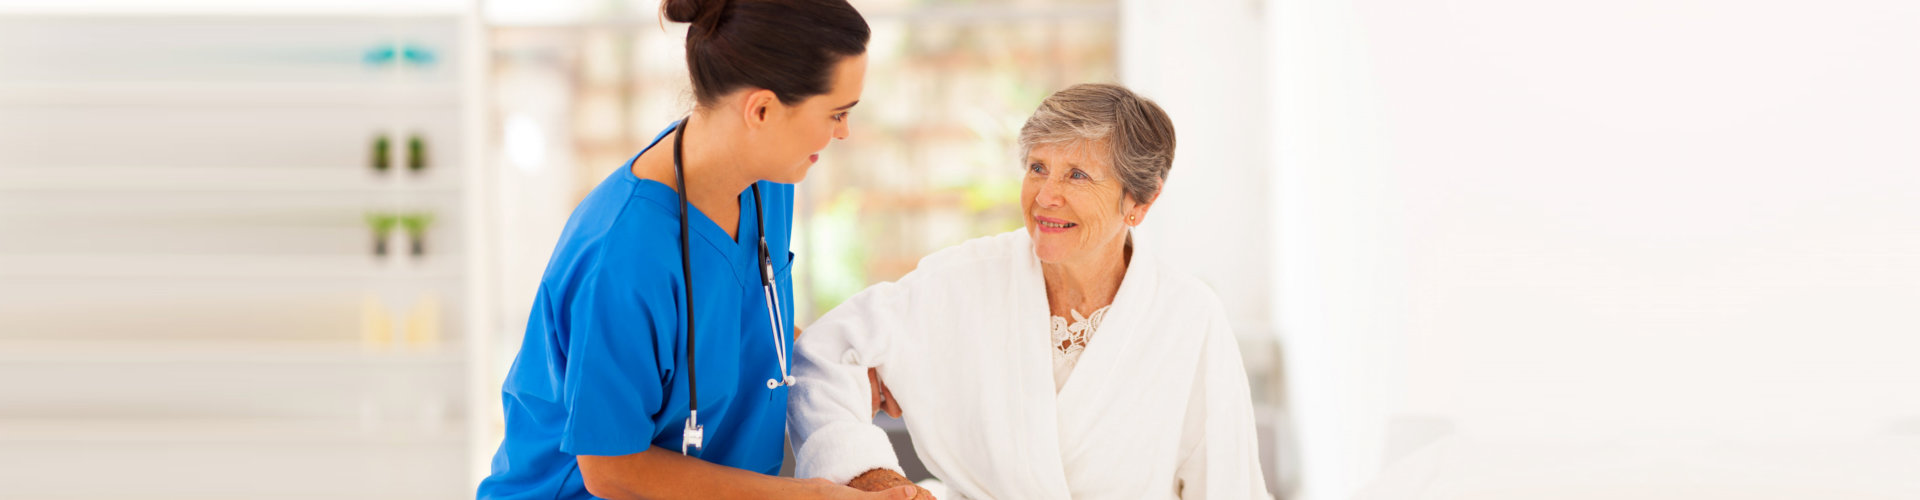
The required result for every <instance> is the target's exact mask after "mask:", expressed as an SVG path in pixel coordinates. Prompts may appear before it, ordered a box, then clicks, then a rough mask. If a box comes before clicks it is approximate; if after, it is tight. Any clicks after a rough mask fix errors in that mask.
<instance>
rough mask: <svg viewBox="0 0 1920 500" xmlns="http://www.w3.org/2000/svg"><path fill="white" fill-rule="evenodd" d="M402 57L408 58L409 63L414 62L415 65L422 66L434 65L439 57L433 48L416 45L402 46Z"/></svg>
mask: <svg viewBox="0 0 1920 500" xmlns="http://www.w3.org/2000/svg"><path fill="white" fill-rule="evenodd" d="M400 58H401V59H404V60H406V61H407V62H409V63H413V64H415V65H420V66H429V65H432V64H433V63H434V61H436V60H437V59H438V58H437V57H435V56H434V55H433V50H432V49H428V48H426V47H418V46H414V45H404V46H401V48H400Z"/></svg>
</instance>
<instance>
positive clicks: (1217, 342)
mask: <svg viewBox="0 0 1920 500" xmlns="http://www.w3.org/2000/svg"><path fill="white" fill-rule="evenodd" d="M1210 316H1211V318H1209V320H1208V321H1207V323H1208V325H1207V330H1206V336H1205V337H1203V338H1204V340H1203V342H1206V345H1205V346H1203V347H1202V351H1201V355H1200V366H1199V367H1197V369H1198V370H1199V371H1200V373H1199V374H1198V375H1197V376H1195V377H1194V388H1193V395H1192V397H1191V398H1190V400H1189V402H1188V404H1187V418H1186V424H1185V425H1184V428H1183V430H1182V435H1181V438H1180V442H1181V448H1182V449H1183V450H1185V452H1184V455H1183V458H1181V459H1180V466H1179V467H1180V469H1179V471H1178V472H1177V473H1176V477H1177V479H1178V480H1179V482H1180V498H1191V499H1200V498H1204V499H1216V498H1217V499H1228V498H1231V499H1247V498H1263V499H1264V498H1273V496H1272V495H1270V494H1268V493H1267V483H1266V478H1265V477H1264V476H1263V475H1262V474H1261V469H1260V439H1259V433H1258V432H1256V431H1255V429H1254V419H1253V395H1252V393H1251V392H1250V391H1249V390H1248V389H1247V369H1246V366H1245V365H1244V364H1243V363H1242V362H1241V358H1240V347H1239V345H1238V344H1237V343H1236V341H1235V337H1234V334H1233V329H1232V327H1231V326H1229V324H1228V322H1227V317H1226V312H1225V311H1224V310H1222V309H1220V308H1218V307H1216V308H1215V311H1214V313H1213V314H1211V315H1210Z"/></svg>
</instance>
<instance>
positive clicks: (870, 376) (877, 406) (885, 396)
mask: <svg viewBox="0 0 1920 500" xmlns="http://www.w3.org/2000/svg"><path fill="white" fill-rule="evenodd" d="M867 386H868V387H871V388H872V391H873V412H872V413H879V412H882V411H885V412H887V416H890V417H893V418H900V402H899V401H895V400H894V399H893V393H892V392H890V391H888V390H887V383H886V381H883V380H880V372H879V371H878V370H875V369H873V368H868V369H867Z"/></svg>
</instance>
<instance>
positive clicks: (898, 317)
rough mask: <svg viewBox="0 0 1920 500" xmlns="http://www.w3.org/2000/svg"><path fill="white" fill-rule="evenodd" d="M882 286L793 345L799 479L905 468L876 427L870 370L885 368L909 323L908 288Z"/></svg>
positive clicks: (792, 405)
mask: <svg viewBox="0 0 1920 500" xmlns="http://www.w3.org/2000/svg"><path fill="white" fill-rule="evenodd" d="M906 283H907V280H906V279H902V281H901V283H881V284H878V285H874V286H872V287H869V288H867V289H866V290H863V291H861V292H860V293H859V294H856V295H854V296H853V297H852V298H850V299H847V301H846V302H844V303H841V304H840V306H839V307H835V308H834V309H833V310H832V311H828V312H827V314H826V315H824V316H821V317H820V320H819V321H816V322H814V323H813V324H812V325H811V326H808V327H807V329H806V331H805V333H803V334H801V335H800V337H799V338H798V339H797V340H795V341H794V346H795V349H794V350H795V352H796V356H795V359H794V368H793V370H794V372H793V374H794V377H795V378H796V379H797V380H796V382H797V383H796V384H795V385H794V386H793V394H792V397H791V398H790V399H789V400H788V401H789V402H788V408H787V429H788V432H790V433H791V434H792V435H791V436H790V437H791V439H792V440H793V454H794V461H795V462H796V466H795V469H794V476H795V477H803V478H823V479H826V480H828V481H832V482H834V483H835V484H846V483H847V482H848V481H851V480H853V478H854V477H856V476H859V475H860V474H862V473H865V472H867V471H870V470H873V469H890V470H893V471H894V472H900V473H901V474H902V475H905V472H904V471H902V470H901V468H900V459H899V457H898V456H896V455H895V454H894V451H893V445H892V443H891V442H889V441H888V440H887V433H886V431H884V430H882V429H881V428H880V427H879V426H876V425H874V424H873V400H872V392H871V389H870V388H869V387H870V386H869V384H868V382H867V368H868V367H877V366H882V365H884V364H885V363H886V361H887V358H888V355H889V352H890V350H891V349H892V348H893V345H894V342H895V341H896V340H897V339H895V336H896V335H899V334H901V332H905V331H908V330H907V328H909V327H910V326H911V325H910V324H909V322H910V321H911V320H910V318H911V315H910V312H911V311H910V309H909V305H910V304H909V299H910V298H911V297H910V296H909V295H910V293H909V285H908V284H906Z"/></svg>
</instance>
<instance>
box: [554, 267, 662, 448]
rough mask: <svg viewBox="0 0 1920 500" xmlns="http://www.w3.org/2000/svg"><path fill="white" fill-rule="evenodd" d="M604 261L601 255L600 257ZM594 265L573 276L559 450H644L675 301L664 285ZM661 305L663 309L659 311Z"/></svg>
mask: <svg viewBox="0 0 1920 500" xmlns="http://www.w3.org/2000/svg"><path fill="white" fill-rule="evenodd" d="M602 263H603V264H604V263H605V262H604V261H603V262H602ZM622 274H629V273H619V272H612V271H609V270H608V269H607V266H596V268H595V269H594V270H593V271H589V272H587V273H585V275H584V276H581V277H580V278H579V286H578V287H577V288H576V290H575V292H574V295H573V297H571V299H572V300H570V301H569V304H568V305H567V306H565V310H564V311H562V312H561V313H562V314H565V315H567V317H568V318H569V320H570V321H569V323H570V324H569V325H568V328H567V331H568V332H569V333H570V334H571V337H570V339H569V341H568V345H569V349H568V357H569V358H570V359H568V360H567V365H566V366H567V372H566V384H565V387H564V388H563V389H562V390H563V391H565V394H566V404H567V422H566V426H565V428H564V429H563V430H562V431H561V432H562V435H561V437H560V451H562V452H565V453H567V454H571V455H598V456H620V455H631V454H634V453H639V452H642V451H646V450H647V448H648V447H649V446H651V444H652V441H653V436H654V433H655V430H656V429H658V428H659V427H660V425H659V424H660V422H658V421H656V419H658V418H660V416H661V414H662V413H663V410H664V406H665V397H664V393H665V384H666V382H665V381H666V380H671V378H670V377H668V376H666V375H665V374H664V373H663V372H662V371H661V368H660V367H661V366H663V365H664V366H668V367H671V366H673V365H674V364H673V363H674V359H675V358H674V357H673V354H672V353H673V351H672V349H673V345H674V342H672V341H671V340H668V341H666V342H665V343H664V344H663V342H662V341H661V339H662V338H665V339H674V338H677V335H672V334H671V333H672V332H677V331H678V321H679V316H677V315H676V314H675V311H678V310H679V307H680V306H679V300H678V298H677V297H676V296H675V295H674V290H675V289H674V288H673V287H671V286H638V285H640V284H639V283H636V282H635V278H636V276H632V275H627V276H621V275H622ZM663 312H664V314H663Z"/></svg>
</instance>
